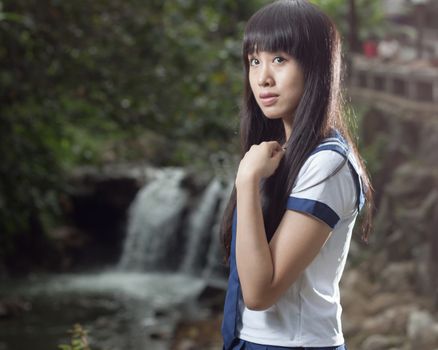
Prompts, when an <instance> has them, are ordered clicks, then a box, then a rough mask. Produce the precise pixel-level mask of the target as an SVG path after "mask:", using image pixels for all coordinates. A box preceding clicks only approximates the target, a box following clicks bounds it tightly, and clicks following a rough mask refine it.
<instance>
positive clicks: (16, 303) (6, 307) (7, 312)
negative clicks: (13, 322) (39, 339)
mask: <svg viewBox="0 0 438 350" xmlns="http://www.w3.org/2000/svg"><path fill="white" fill-rule="evenodd" d="M31 309H32V304H31V303H30V302H28V301H26V300H24V299H21V298H8V299H2V300H0V318H11V317H16V316H20V315H21V314H23V313H25V312H27V311H30V310H31Z"/></svg>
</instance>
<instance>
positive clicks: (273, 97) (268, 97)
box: [259, 92, 278, 106]
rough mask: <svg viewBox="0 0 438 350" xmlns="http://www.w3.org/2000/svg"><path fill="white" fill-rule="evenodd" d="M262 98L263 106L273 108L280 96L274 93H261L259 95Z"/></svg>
mask: <svg viewBox="0 0 438 350" xmlns="http://www.w3.org/2000/svg"><path fill="white" fill-rule="evenodd" d="M259 97H260V101H261V102H262V104H263V105H264V106H271V105H273V104H274V103H275V102H277V99H278V95H277V94H273V93H270V92H268V93H261V94H259Z"/></svg>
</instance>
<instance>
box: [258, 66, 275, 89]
mask: <svg viewBox="0 0 438 350" xmlns="http://www.w3.org/2000/svg"><path fill="white" fill-rule="evenodd" d="M258 84H259V86H261V87H267V86H272V85H274V79H273V77H272V74H271V71H270V68H269V65H267V64H264V65H262V67H260V71H259V77H258Z"/></svg>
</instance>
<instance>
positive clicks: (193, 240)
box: [181, 178, 222, 273]
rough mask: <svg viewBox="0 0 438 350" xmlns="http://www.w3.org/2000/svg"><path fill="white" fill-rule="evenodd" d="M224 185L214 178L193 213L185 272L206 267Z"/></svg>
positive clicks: (188, 235) (189, 225) (188, 229)
mask: <svg viewBox="0 0 438 350" xmlns="http://www.w3.org/2000/svg"><path fill="white" fill-rule="evenodd" d="M221 192H222V185H221V183H220V182H219V180H217V179H216V178H214V179H213V180H212V181H211V182H210V184H209V185H208V186H207V189H206V190H205V191H204V193H203V195H202V197H201V199H200V201H199V203H198V205H197V207H196V208H195V210H194V211H193V212H192V213H191V215H190V218H189V222H188V225H187V228H186V230H185V236H186V242H187V243H186V247H187V248H186V252H185V258H184V261H183V264H182V268H181V269H182V271H184V272H192V273H193V272H198V271H200V270H201V269H202V267H203V266H205V261H206V258H207V256H206V252H208V247H209V245H210V242H211V240H212V236H214V235H215V234H216V232H214V230H213V229H212V228H213V222H214V220H215V218H216V217H217V216H218V215H217V214H218V209H217V208H218V201H219V200H220V198H221Z"/></svg>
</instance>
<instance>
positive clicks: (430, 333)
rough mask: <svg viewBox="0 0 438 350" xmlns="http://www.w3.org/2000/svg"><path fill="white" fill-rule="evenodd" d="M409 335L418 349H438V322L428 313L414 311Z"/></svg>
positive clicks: (408, 330)
mask: <svg viewBox="0 0 438 350" xmlns="http://www.w3.org/2000/svg"><path fill="white" fill-rule="evenodd" d="M407 335H408V338H409V340H410V342H411V344H412V345H415V346H416V347H417V348H423V349H429V348H430V349H432V348H433V347H434V346H435V347H438V322H437V321H436V320H435V319H434V317H433V316H432V315H431V314H430V313H429V312H428V311H424V310H423V311H422V310H416V311H413V312H412V313H411V314H410V315H409V320H408V324H407Z"/></svg>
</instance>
